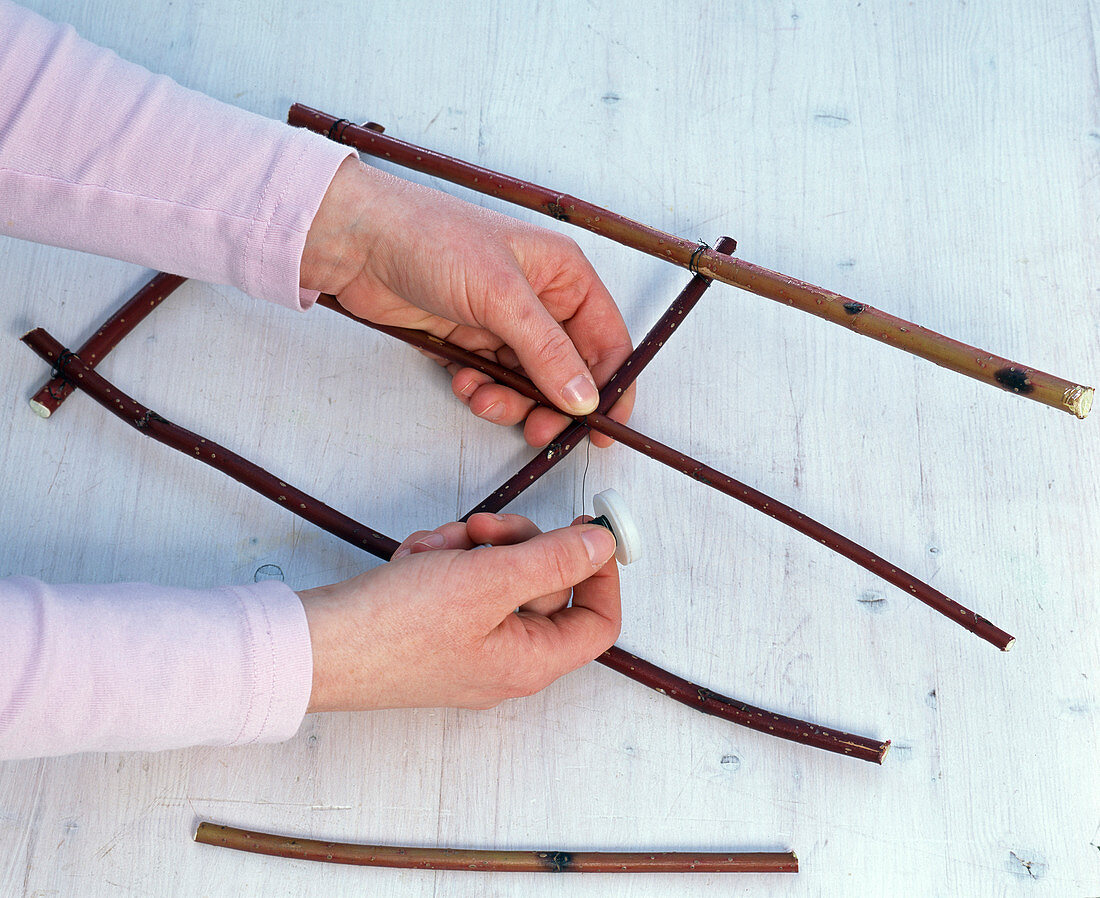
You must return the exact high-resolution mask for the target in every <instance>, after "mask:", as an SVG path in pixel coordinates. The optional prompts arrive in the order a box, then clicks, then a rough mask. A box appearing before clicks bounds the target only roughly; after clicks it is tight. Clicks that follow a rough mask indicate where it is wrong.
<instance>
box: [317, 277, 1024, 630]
mask: <svg viewBox="0 0 1100 898" xmlns="http://www.w3.org/2000/svg"><path fill="white" fill-rule="evenodd" d="M318 302H319V303H321V304H322V305H324V306H325V307H326V308H330V309H333V310H334V311H337V312H340V313H341V314H342V315H345V316H346V317H348V318H351V319H352V320H353V321H358V322H359V323H360V324H364V325H366V326H367V327H370V328H373V329H374V330H377V331H381V332H382V333H384V334H388V335H390V336H391V337H396V338H397V339H398V340H402V341H403V342H405V343H408V344H409V345H411V346H415V347H417V348H418V349H422V350H424V351H426V352H428V353H431V354H433V355H437V356H440V357H442V358H445V359H446V360H447V361H450V362H455V363H457V364H459V365H462V366H464V367H468V368H474V369H476V370H478V371H481V372H482V373H483V374H487V375H489V376H490V377H491V378H493V379H494V380H496V381H497V382H498V383H501V384H503V385H504V386H506V387H509V388H511V389H513V390H515V391H516V392H517V393H520V394H522V395H524V396H526V397H527V398H528V399H531V400H533V401H535V402H537V403H539V404H541V405H545V406H547V407H548V408H555V406H554V403H552V402H550V400H548V399H547V398H546V397H545V396H543V395H542V393H541V392H539V389H538V388H537V387H536V386H535V385H534V384H533V383H531V381H529V380H528V379H527V378H525V377H523V376H522V375H521V374H517V373H516V372H515V371H513V370H511V369H510V368H505V367H504V366H503V365H498V364H497V363H496V362H491V361H489V360H488V359H485V358H482V357H481V356H479V355H476V354H475V353H472V352H469V351H468V350H465V349H463V348H462V347H460V346H455V345H454V344H452V343H448V342H447V341H446V340H441V339H440V338H439V337H435V336H432V335H431V334H426V333H424V332H423V331H417V330H410V329H408V328H401V327H390V326H388V325H383V324H375V323H374V322H372V321H367V320H365V319H362V318H356V317H355V316H354V315H352V314H351V313H350V312H348V311H346V310H345V309H344V308H343V307H342V306H341V305H340V304H339V303H338V302H337V301H336V299H335V298H334V297H331V296H326V295H325V294H322V295H321V298H320V299H318ZM559 412H560V410H559ZM562 414H564V413H562ZM574 421H579V422H581V423H583V424H585V425H587V426H588V427H590V428H592V430H596V431H599V432H600V433H602V434H605V435H607V436H609V437H611V438H612V439H613V440H616V441H618V442H620V443H622V444H623V445H625V446H629V447H630V448H631V449H634V450H636V451H638V452H641V453H642V454H643V455H646V456H648V457H649V458H652V459H653V460H654V461H659V462H661V463H662V464H664V465H668V467H670V468H673V469H674V470H677V471H680V472H681V473H683V474H686V475H687V476H689V477H691V478H692V479H694V480H698V481H699V482H700V483H705V484H707V485H708V486H711V487H713V488H714V489H716V490H718V491H719V492H722V493H725V494H726V495H727V496H732V497H733V498H734V499H737V500H739V501H741V502H744V503H745V504H746V505H749V506H750V507H752V508H755V509H756V510H757V511H762V512H763V513H764V514H766V515H768V516H769V517H772V518H775V519H776V520H777V521H780V522H781V523H784V524H786V525H787V526H789V527H792V528H793V529H795V530H797V531H798V532H799V533H802V534H804V535H806V536H808V537H810V538H811V539H813V540H816V541H817V542H819V543H821V544H822V545H823V546H826V547H827V548H829V549H832V550H833V551H834V552H837V553H839V554H840V555H843V556H844V557H845V558H848V559H849V560H851V561H854V562H855V563H856V564H858V565H860V566H861V567H863V568H866V569H867V570H869V571H870V572H871V573H873V574H875V575H877V576H879V577H881V578H882V579H883V580H885V581H886V582H888V583H892V584H893V585H894V586H897V587H898V588H899V589H903V590H905V591H906V592H908V593H909V594H910V595H912V596H914V597H915V598H917V599H919V600H920V601H922V602H924V604H926V605H928V606H929V607H930V608H932V609H933V610H935V611H938V612H939V613H940V614H942V615H944V617H948V618H950V619H951V620H953V621H955V622H956V623H957V624H959V625H960V626H961V627H963V628H964V629H966V630H969V631H970V632H971V633H974V634H975V635H976V636H979V637H981V638H982V639H984V640H986V641H987V642H989V643H992V644H993V645H995V646H997V648H999V649H1001V650H1002V651H1007V650H1008V649H1009V648H1011V647H1012V643H1013V642H1015V638H1014V637H1013V636H1010V635H1009V634H1008V633H1006V632H1005V631H1004V630H1002V629H1001V628H1000V627H997V626H996V625H995V624H993V623H991V622H990V621H988V620H986V618H984V617H982V616H981V615H980V614H978V613H976V612H974V611H971V610H970V609H968V608H966V607H964V606H963V605H960V604H959V603H958V602H956V601H955V600H954V599H951V598H948V597H947V596H946V595H944V594H943V593H942V592H940V591H939V590H938V589H934V588H933V587H932V586H930V585H928V584H927V583H925V582H924V581H922V580H918V579H917V578H916V577H914V576H913V575H912V574H910V573H908V572H907V571H904V570H902V569H901V568H899V567H896V566H895V565H893V564H891V563H890V562H888V561H886V559H884V558H882V557H881V556H879V555H876V554H875V553H874V552H872V551H870V550H869V549H865V548H864V547H863V546H861V545H859V543H857V542H854V541H853V540H850V539H848V537H846V536H841V535H840V534H839V533H837V532H836V531H835V530H832V529H830V528H829V527H826V526H825V525H824V524H822V523H820V522H818V521H815V520H814V519H813V518H810V517H807V516H806V515H804V514H802V513H801V512H798V511H796V510H795V509H793V508H791V507H790V506H789V505H786V504H784V503H783V502H779V501H778V500H776V499H772V498H771V497H770V496H767V495H765V494H764V493H762V492H760V491H759V490H756V489H753V488H752V487H751V486H748V485H746V484H744V483H741V481H739V480H736V479H734V478H733V477H730V476H729V475H728V474H724V473H722V472H721V471H719V470H717V469H716V468H712V467H710V466H709V465H705V464H703V463H702V462H701V461H697V460H696V459H694V458H691V457H690V456H688V455H685V454H684V453H682V452H679V451H678V450H676V449H673V448H672V447H670V446H666V445H664V444H663V443H659V442H658V441H657V440H654V439H652V438H651V437H647V436H646V435H645V434H641V433H639V432H638V431H636V430H633V429H632V428H630V427H627V426H626V425H625V424H620V423H619V422H618V421H614V420H612V419H611V418H609V417H607V415H603V414H600V413H599V412H593V413H592V414H590V415H585V416H583V417H575V418H574Z"/></svg>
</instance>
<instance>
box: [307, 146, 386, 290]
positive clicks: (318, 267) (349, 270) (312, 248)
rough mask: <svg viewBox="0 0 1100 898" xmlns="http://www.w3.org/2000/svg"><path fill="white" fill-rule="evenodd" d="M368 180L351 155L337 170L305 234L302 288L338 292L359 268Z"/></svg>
mask: <svg viewBox="0 0 1100 898" xmlns="http://www.w3.org/2000/svg"><path fill="white" fill-rule="evenodd" d="M370 181H371V178H370V171H369V169H368V168H367V166H365V165H364V164H363V163H362V162H360V161H359V160H358V159H355V158H354V157H351V156H349V157H348V158H347V159H345V160H344V161H343V162H342V163H341V165H340V167H339V168H338V169H337V170H336V174H335V175H334V176H333V178H332V182H331V183H330V184H329V186H328V190H327V191H325V196H324V199H322V200H321V205H320V206H319V207H318V209H317V214H316V215H315V216H314V217H313V221H312V223H311V224H310V226H309V232H308V233H307V234H306V242H305V247H304V248H303V251H302V262H301V267H300V276H299V277H300V286H301V287H302V289H303V290H319V291H321V292H322V293H339V292H340V291H341V290H343V289H344V288H345V287H346V286H347V285H348V284H349V283H350V282H351V280H352V279H353V278H354V277H355V276H356V275H357V274H358V273H359V272H360V271H361V270H362V268H363V264H364V260H365V247H366V245H367V242H368V238H367V228H368V225H369V222H370V216H371V205H372V204H371V202H370V197H369V193H370Z"/></svg>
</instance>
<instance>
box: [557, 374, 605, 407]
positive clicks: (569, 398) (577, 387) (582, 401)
mask: <svg viewBox="0 0 1100 898" xmlns="http://www.w3.org/2000/svg"><path fill="white" fill-rule="evenodd" d="M561 395H562V398H563V399H564V400H565V404H566V405H568V406H569V407H570V408H572V409H574V410H576V411H578V412H581V413H583V414H588V413H589V412H591V411H594V410H595V408H596V406H597V405H598V404H599V402H600V393H599V391H598V390H597V389H596V385H595V384H594V383H592V381H590V380H589V379H588V378H587V377H585V376H584V375H583V374H578V375H577V376H576V377H574V378H573V379H572V380H571V381H569V383H567V384H566V385H565V389H564V390H562V391H561Z"/></svg>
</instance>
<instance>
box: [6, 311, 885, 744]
mask: <svg viewBox="0 0 1100 898" xmlns="http://www.w3.org/2000/svg"><path fill="white" fill-rule="evenodd" d="M23 342H24V343H26V344H27V346H29V347H30V348H31V349H32V350H33V351H34V352H35V353H36V354H37V355H38V356H39V357H40V358H41V359H43V360H44V361H46V362H49V363H50V364H52V365H54V366H55V368H56V369H57V371H58V372H59V373H60V374H62V375H64V376H65V377H66V378H67V379H69V380H70V381H71V382H72V383H73V384H74V385H76V386H78V387H80V388H81V389H82V390H84V391H85V392H86V393H88V395H89V396H91V397H92V399H94V400H95V401H96V402H98V403H99V404H100V405H102V406H103V407H104V408H105V409H107V410H108V411H109V412H111V413H112V414H114V415H116V416H117V417H119V418H121V419H122V420H123V421H126V422H127V423H128V424H130V425H132V426H133V427H135V428H136V429H137V430H138V431H140V432H141V433H143V434H145V435H146V436H148V437H151V438H152V439H154V440H156V441H158V442H160V443H163V444H164V445H166V446H169V447H171V448H173V449H176V450H177V451H179V452H183V453H184V454H185V455H189V456H192V457H194V458H197V459H199V460H200V461H202V462H203V463H204V464H207V465H209V466H210V467H212V468H215V469H216V470H219V471H221V472H222V473H224V474H227V475H228V476H230V477H232V478H233V479H234V480H237V481H238V482H239V483H241V484H243V485H245V486H247V487H248V488H249V489H252V490H255V491H256V492H258V493H259V494H260V495H262V496H265V497H266V498H268V499H270V500H271V501H273V502H275V503H276V504H277V505H281V506H283V507H284V508H287V509H288V510H290V511H292V512H293V513H294V514H296V515H298V516H299V517H301V518H303V519H305V520H307V521H310V522H311V523H313V524H316V525H317V526H318V527H320V528H321V529H323V530H326V531H328V532H329V533H331V534H332V535H333V536H336V537H338V538H340V539H342V540H344V541H345V542H348V543H350V544H351V545H353V546H356V547H357V548H360V549H364V550H365V551H367V552H370V553H371V554H372V555H375V556H377V557H378V558H382V559H388V558H389V557H390V556H391V555H392V554H393V552H394V550H395V549H396V548H397V546H398V542H397V540H394V539H390V538H389V537H387V536H384V535H383V534H381V533H379V532H378V531H376V530H372V529H371V528H370V527H367V526H365V525H363V524H360V523H359V522H358V521H355V520H353V519H351V518H349V517H348V516H347V515H344V514H341V513H340V512H338V511H336V510H335V509H333V508H330V507H329V506H327V505H325V504H324V503H323V502H321V501H320V500H318V499H315V498H313V497H312V496H310V495H308V494H307V493H304V492H302V491H301V490H299V489H297V488H296V487H293V486H291V485H290V484H288V483H287V482H286V481H283V480H280V479H279V478H277V477H275V475H273V474H271V473H269V472H268V471H265V470H264V469H263V468H261V467H259V466H258V465H256V464H253V463H252V462H250V461H248V460H247V459H245V458H242V457H241V456H239V455H236V454H235V453H233V452H231V451H230V450H228V449H226V448H225V447H223V446H219V445H218V444H217V443H214V442H212V441H210V440H207V439H205V438H203V437H201V436H199V435H198V434H195V433H192V432H191V431H189V430H186V429H185V428H183V427H180V426H179V425H178V424H173V423H172V422H171V421H168V420H166V419H165V418H162V417H161V416H160V415H158V414H156V412H153V411H151V410H150V409H148V408H146V407H145V406H143V405H141V404H140V403H139V402H137V401H136V400H134V399H132V398H131V397H129V396H127V395H126V394H125V393H123V392H122V391H121V390H119V389H118V388H117V387H115V386H114V385H113V384H111V383H109V382H108V381H107V380H106V379H105V378H103V377H102V376H101V375H99V374H98V373H96V372H95V371H93V370H92V369H91V368H90V367H89V366H88V365H86V364H85V363H84V362H83V361H81V359H80V357H79V356H76V355H73V354H72V353H70V352H69V351H68V350H67V349H65V347H63V346H62V345H61V344H60V343H59V342H58V341H57V340H55V339H54V338H53V337H51V336H50V335H49V334H48V333H46V331H44V330H43V329H42V328H36V329H35V330H33V331H30V332H29V333H27V334H25V335H24V336H23ZM618 654H622V655H624V656H625V657H628V658H633V659H634V663H633V664H632V665H621V667H616V668H615V669H616V670H620V672H621V673H623V674H624V675H626V676H628V677H630V678H632V679H635V680H638V681H639V682H642V683H645V684H649V683H653V684H656V685H653V687H652V688H656V689H658V690H661V691H668V689H669V684H671V686H672V688H673V691H679V692H681V693H683V694H689V693H691V692H692V691H694V692H695V693H696V694H699V695H702V694H704V693H706V694H707V695H709V696H710V697H711V702H710V703H709V704H708V706H707V708H703V709H702V710H705V711H706V713H709V714H714V715H715V716H719V717H723V718H724V719H726V720H730V721H732V722H734V723H740V724H742V725H743V726H747V727H751V728H754V729H762V728H761V727H760V726H759V725H758V721H759V720H760V717H759V714H765V715H768V714H770V712H760V711H759V709H756V708H753V707H752V706H751V705H745V704H744V703H742V702H738V701H736V700H735V699H724V698H723V697H722V696H720V695H718V694H717V693H711V692H710V691H709V690H707V689H705V687H702V686H697V685H695V684H692V683H687V681H686V680H682V679H680V678H679V677H676V676H675V675H674V674H671V673H668V672H667V671H664V670H661V669H660V668H658V667H656V666H655V665H651V664H649V662H646V661H642V659H640V658H637V657H636V656H631V655H626V653H622V652H621V650H618V649H615V650H613V652H612V654H611V655H610V656H607V655H605V656H603V657H601V659H600V660H601V661H602V662H603V663H604V664H608V665H609V666H614V658H616V657H618ZM608 657H610V659H611V661H610V662H609V661H608V660H606V659H607V658H608ZM682 684H686V686H685V685H682ZM673 697H677V696H673ZM678 700H679V701H683V700H684V699H683V698H678ZM723 702H725V707H720V705H722V703H723ZM746 709H747V710H746ZM773 716H774V717H775V719H782V720H788V721H789V723H790V726H788V727H785V728H776V729H773V730H771V732H772V733H773V734H774V735H776V736H779V737H780V738H784V739H790V740H792V741H796V742H798V741H801V740H800V733H801V732H803V731H805V732H810V731H816V732H819V733H837V738H836V739H835V740H834V741H833V742H829V741H828V740H827V739H825V740H821V739H818V740H816V741H815V742H812V743H806V744H811V745H813V746H814V747H817V748H824V749H826V750H827V751H833V752H836V753H838V754H847V755H850V756H852V757H859V758H861V759H862V760H869V761H877V762H879V763H881V761H882V757H883V755H884V754H885V749H886V746H887V745H888V743H875V742H873V741H871V740H866V739H864V737H861V736H853V735H851V734H848V733H839V731H835V730H829V729H827V728H822V727H815V726H814V725H813V724H809V723H804V722H802V721H795V720H791V719H790V718H783V717H781V715H773ZM859 742H866V743H868V744H870V745H872V746H875V745H877V746H879V750H878V751H877V752H875V751H874V750H872V751H871V752H869V753H863V754H860V753H857V752H854V751H852V750H850V748H849V746H850V745H853V744H856V743H859Z"/></svg>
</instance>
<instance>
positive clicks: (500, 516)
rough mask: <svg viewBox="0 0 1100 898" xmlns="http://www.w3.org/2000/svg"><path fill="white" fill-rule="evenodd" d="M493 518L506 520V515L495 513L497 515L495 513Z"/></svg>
mask: <svg viewBox="0 0 1100 898" xmlns="http://www.w3.org/2000/svg"><path fill="white" fill-rule="evenodd" d="M493 520H496V521H503V520H504V515H502V514H495V515H493Z"/></svg>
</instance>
